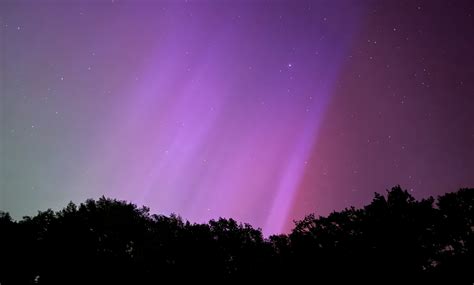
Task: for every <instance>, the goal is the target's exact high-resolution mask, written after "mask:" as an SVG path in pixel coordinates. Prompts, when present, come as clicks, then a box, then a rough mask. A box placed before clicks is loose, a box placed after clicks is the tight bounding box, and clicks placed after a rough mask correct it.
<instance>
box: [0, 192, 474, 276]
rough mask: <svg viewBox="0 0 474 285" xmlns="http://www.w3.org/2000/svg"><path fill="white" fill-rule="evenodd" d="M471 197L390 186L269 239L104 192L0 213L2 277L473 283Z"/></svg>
mask: <svg viewBox="0 0 474 285" xmlns="http://www.w3.org/2000/svg"><path fill="white" fill-rule="evenodd" d="M473 205H474V189H460V190H459V191H457V192H454V193H448V194H445V195H443V196H440V197H438V198H437V199H434V198H431V197H430V198H427V199H422V200H416V199H414V198H413V197H412V196H411V195H410V193H408V192H407V191H406V190H402V189H401V188H400V187H399V186H397V187H394V188H392V189H391V190H389V191H387V193H386V195H381V194H375V196H374V198H373V200H372V202H371V203H370V204H368V205H367V206H365V207H363V208H360V209H356V208H353V207H352V208H348V209H345V210H342V211H338V212H333V213H331V214H329V215H328V216H327V217H321V216H316V215H315V214H310V215H308V216H306V217H305V218H304V219H302V220H300V221H295V226H294V229H293V230H292V231H291V232H290V233H289V234H287V235H286V234H281V235H273V236H270V237H268V238H265V237H263V235H262V232H261V230H260V229H255V228H253V227H252V226H251V225H249V224H242V223H238V222H237V221H235V220H233V219H223V218H220V219H218V220H211V221H209V222H208V223H207V224H196V223H190V222H188V221H184V220H183V219H182V218H181V217H180V216H176V215H171V216H164V215H154V214H151V213H150V210H149V209H148V208H146V207H141V208H139V207H137V206H136V205H134V204H131V203H128V202H125V201H119V200H115V199H109V198H105V197H102V198H100V199H98V200H92V199H90V200H87V201H85V202H84V203H82V204H80V205H76V204H74V203H72V202H71V203H69V204H68V205H67V206H66V207H65V208H64V209H62V210H60V211H57V212H54V211H52V210H47V211H44V212H38V214H37V215H35V216H33V217H24V218H23V219H22V220H20V221H15V220H13V219H12V218H11V217H10V215H9V214H8V213H5V212H0V256H1V259H0V284H79V283H80V284H100V283H102V284H112V283H116V282H120V283H121V284H122V283H123V284H127V283H133V284H152V283H159V282H163V281H164V280H171V281H173V282H179V281H186V280H192V281H196V282H197V281H207V282H231V281H240V282H246V281H252V280H253V281H256V280H264V281H266V282H268V281H284V280H287V281H290V282H291V281H293V282H294V281H298V280H311V281H315V282H317V281H319V280H331V282H332V283H333V282H336V281H378V282H379V283H382V284H384V283H385V284H386V283H398V282H410V283H411V282H414V281H416V282H421V283H427V282H434V283H438V282H440V283H450V284H472V283H473V282H474V273H473V272H474V271H473V270H472V269H473V268H474V255H473V253H474V250H473V246H474V224H473V217H474V207H473ZM323 283H324V282H323Z"/></svg>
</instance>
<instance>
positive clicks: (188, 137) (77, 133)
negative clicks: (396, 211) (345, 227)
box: [0, 0, 474, 234]
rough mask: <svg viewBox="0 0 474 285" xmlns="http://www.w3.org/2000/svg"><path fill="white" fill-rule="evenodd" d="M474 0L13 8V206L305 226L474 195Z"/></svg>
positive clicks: (3, 149) (9, 95)
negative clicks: (407, 196) (391, 204)
mask: <svg viewBox="0 0 474 285" xmlns="http://www.w3.org/2000/svg"><path fill="white" fill-rule="evenodd" d="M473 8H474V4H473V2H472V1H418V0H413V1H411V0H410V1H408V0H407V1H351V0H346V1H343V0H335V1H322V0H313V1H296V0H291V1H290V0H288V1H263V0H255V1H250V0H249V1H243V0H239V1H218V0H214V1H211V0H209V1H192V0H188V1H184V0H183V1H181V0H180V1H131V0H114V1H111V0H107V1H105V0H104V1H100V0H99V1H92V0H89V1H80V0H74V1H13V0H2V1H1V2H0V52H1V54H0V56H1V58H0V60H1V62H0V92H1V93H0V95H1V97H0V112H1V113H0V127H1V133H0V209H1V210H4V211H9V212H11V213H12V214H13V216H14V217H16V218H19V217H21V216H23V215H31V214H35V213H36V211H37V210H45V209H47V208H53V209H59V208H61V207H63V206H65V205H66V203H67V202H68V201H71V200H72V201H74V202H82V201H84V200H85V199H87V198H97V197H99V196H101V195H105V196H109V197H114V198H118V199H125V200H129V201H133V202H135V203H137V204H139V205H143V204H144V205H147V206H150V207H151V210H152V212H154V213H161V214H170V213H177V214H179V215H181V216H183V217H184V218H185V219H189V220H190V221H193V222H205V221H207V220H209V219H211V218H217V217H220V216H222V217H232V218H235V219H237V220H239V221H242V222H249V223H251V224H252V225H254V226H255V227H261V228H263V230H264V232H265V233H267V234H268V233H278V232H284V231H287V230H288V229H289V228H291V225H292V220H294V219H299V218H301V217H303V216H304V215H305V214H308V213H311V212H315V213H316V214H321V215H325V214H328V213H329V212H331V211H333V210H340V209H342V208H345V207H349V206H352V205H354V206H361V205H363V204H365V203H368V202H370V200H371V198H372V196H373V192H375V191H377V192H384V191H385V189H388V188H391V187H392V186H394V185H397V184H400V185H401V186H402V187H404V188H406V189H408V190H409V191H411V192H412V193H413V195H414V196H415V197H418V198H421V197H425V196H429V195H439V194H442V193H444V192H449V191H455V190H457V189H458V188H460V187H467V186H471V187H472V186H474V54H473V50H474V16H473V14H474V9H473Z"/></svg>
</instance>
